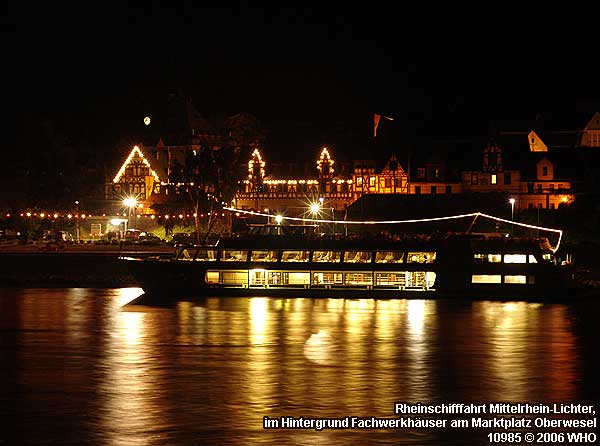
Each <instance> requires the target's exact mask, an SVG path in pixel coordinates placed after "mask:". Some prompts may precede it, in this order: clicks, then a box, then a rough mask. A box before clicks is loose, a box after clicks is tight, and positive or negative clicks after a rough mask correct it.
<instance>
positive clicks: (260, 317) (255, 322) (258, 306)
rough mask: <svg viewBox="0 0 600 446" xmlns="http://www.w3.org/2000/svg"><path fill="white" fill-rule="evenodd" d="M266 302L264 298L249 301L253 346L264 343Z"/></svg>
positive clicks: (254, 298) (266, 314)
mask: <svg viewBox="0 0 600 446" xmlns="http://www.w3.org/2000/svg"><path fill="white" fill-rule="evenodd" d="M267 302H268V300H267V298H266V297H253V298H252V299H250V324H251V342H252V344H253V345H257V344H258V345H260V344H264V343H265V331H266V327H267V317H268V309H267Z"/></svg>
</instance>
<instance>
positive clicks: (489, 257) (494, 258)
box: [473, 254, 502, 263]
mask: <svg viewBox="0 0 600 446" xmlns="http://www.w3.org/2000/svg"><path fill="white" fill-rule="evenodd" d="M473 260H474V261H475V262H489V263H500V262H502V254H473Z"/></svg>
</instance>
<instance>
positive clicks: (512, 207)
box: [508, 197, 515, 236]
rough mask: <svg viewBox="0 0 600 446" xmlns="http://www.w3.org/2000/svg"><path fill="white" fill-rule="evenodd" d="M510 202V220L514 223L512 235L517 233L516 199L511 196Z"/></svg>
mask: <svg viewBox="0 0 600 446" xmlns="http://www.w3.org/2000/svg"><path fill="white" fill-rule="evenodd" d="M508 202H509V203H510V221H511V223H512V224H511V230H510V235H511V236H512V235H515V199H514V198H512V197H511V198H510V199H509V200H508Z"/></svg>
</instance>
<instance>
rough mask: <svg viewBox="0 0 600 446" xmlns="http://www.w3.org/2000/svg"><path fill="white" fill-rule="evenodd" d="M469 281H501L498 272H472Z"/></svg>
mask: <svg viewBox="0 0 600 446" xmlns="http://www.w3.org/2000/svg"><path fill="white" fill-rule="evenodd" d="M471 283H502V276H501V275H500V274H473V275H472V276H471Z"/></svg>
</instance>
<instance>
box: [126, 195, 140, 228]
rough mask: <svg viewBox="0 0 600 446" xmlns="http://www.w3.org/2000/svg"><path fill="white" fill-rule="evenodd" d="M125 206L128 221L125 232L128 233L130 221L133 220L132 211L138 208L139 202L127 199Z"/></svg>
mask: <svg viewBox="0 0 600 446" xmlns="http://www.w3.org/2000/svg"><path fill="white" fill-rule="evenodd" d="M123 204H124V205H125V206H126V207H127V221H126V222H125V232H127V227H128V226H129V219H130V218H131V209H132V208H135V207H136V205H137V200H136V199H135V198H133V197H129V198H125V199H124V200H123Z"/></svg>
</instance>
